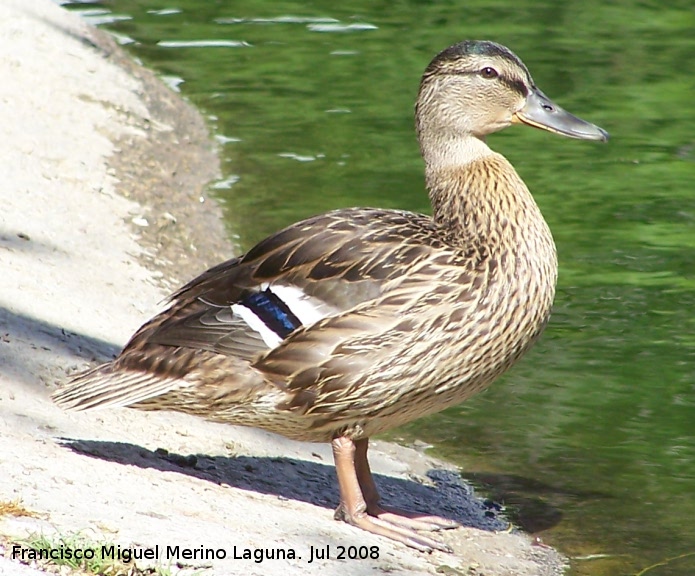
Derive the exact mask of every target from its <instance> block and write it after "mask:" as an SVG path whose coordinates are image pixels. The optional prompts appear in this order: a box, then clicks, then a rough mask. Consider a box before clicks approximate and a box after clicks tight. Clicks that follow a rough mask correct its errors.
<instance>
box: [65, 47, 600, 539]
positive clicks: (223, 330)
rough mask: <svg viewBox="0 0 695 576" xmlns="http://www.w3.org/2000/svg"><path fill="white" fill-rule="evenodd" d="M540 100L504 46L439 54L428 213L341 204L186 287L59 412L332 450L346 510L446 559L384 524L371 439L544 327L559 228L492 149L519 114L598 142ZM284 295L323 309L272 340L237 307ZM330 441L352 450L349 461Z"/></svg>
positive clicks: (469, 381)
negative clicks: (169, 422)
mask: <svg viewBox="0 0 695 576" xmlns="http://www.w3.org/2000/svg"><path fill="white" fill-rule="evenodd" d="M534 98H535V99H536V100H538V99H540V101H542V108H543V109H544V110H545V112H543V110H541V111H540V112H539V111H538V109H537V106H536V107H532V106H531V104H530V102H531V101H532V100H533V99H534ZM544 98H545V100H543V99H544ZM546 102H547V103H548V106H551V105H552V106H554V107H555V105H554V104H552V103H550V101H549V100H547V98H546V97H545V96H544V95H542V93H541V92H540V91H538V90H537V88H536V87H535V85H534V84H533V81H532V79H531V77H530V75H529V73H528V70H527V69H526V68H525V66H524V65H523V64H522V63H521V61H520V60H519V59H518V58H517V57H516V56H514V55H513V54H512V53H511V52H509V51H508V50H507V49H506V48H504V47H501V46H499V45H497V44H493V43H489V42H468V43H461V44H457V45H455V46H453V47H450V48H448V49H447V50H445V51H444V52H442V53H440V54H439V55H438V56H437V57H436V58H435V59H434V60H433V61H432V63H431V64H430V65H429V66H428V67H427V70H426V72H425V75H424V76H423V79H422V82H421V86H420V93H419V96H418V101H417V106H416V119H417V129H418V135H419V139H420V145H421V150H422V154H423V157H424V159H425V164H426V183H427V188H428V190H429V194H430V198H431V201H432V209H433V217H429V216H424V215H421V214H412V213H409V212H401V211H394V210H378V209H347V210H338V211H334V212H330V213H328V214H324V215H320V216H316V217H314V218H310V219H308V220H305V221H303V222H300V223H298V224H295V225H293V226H290V227H288V228H286V229H285V230H283V231H281V232H279V233H277V234H275V235H273V236H271V237H269V238H268V239H266V240H264V241H262V242H261V243H259V244H258V245H257V246H256V247H254V248H252V249H251V250H250V251H249V252H248V253H247V254H246V255H244V256H241V257H239V258H235V259H233V260H230V261H228V262H225V263H223V264H220V265H218V266H216V267H215V268H212V269H211V270H209V271H207V272H205V273H204V274H202V275H201V276H200V277H198V278H196V279H195V280H193V281H192V282H190V283H189V284H188V285H186V286H184V287H183V288H182V289H181V290H180V291H179V292H177V293H176V294H175V295H174V296H173V297H172V304H171V306H170V307H169V308H168V309H167V310H165V311H164V312H162V313H161V314H159V315H158V316H156V317H155V318H153V319H152V320H151V321H150V322H148V323H147V324H145V325H144V326H143V327H142V328H141V329H140V330H139V331H138V332H137V333H136V334H135V335H134V336H133V338H132V339H131V341H130V342H129V343H128V345H127V346H126V347H125V349H124V350H123V352H122V353H121V355H120V356H119V357H118V358H117V359H116V360H114V361H113V362H110V363H108V364H105V365H103V366H100V367H97V368H95V369H94V370H92V371H90V372H87V373H86V374H83V375H81V376H78V377H77V378H76V379H75V380H73V381H72V382H71V383H70V384H68V385H67V386H66V387H64V388H63V389H61V390H59V391H58V392H57V394H56V396H55V399H56V402H58V403H59V404H61V405H63V406H67V407H72V408H91V407H96V406H132V407H135V408H140V409H146V410H160V409H167V410H178V411H182V412H188V413H191V414H196V415H199V416H202V417H204V418H207V419H210V420H216V421H220V422H229V423H232V424H242V425H248V426H256V427H260V428H264V429H266V430H270V431H272V432H276V433H278V434H282V435H284V436H288V437H291V438H295V439H299V440H309V441H333V442H334V449H336V461H337V463H338V466H339V480H341V514H340V515H341V517H344V518H345V519H347V520H348V521H350V522H352V523H353V524H357V525H360V526H362V527H364V528H366V529H368V530H371V531H373V532H378V533H381V534H384V535H386V536H389V537H391V538H395V539H399V540H401V541H403V542H405V543H407V544H409V545H411V546H415V547H418V548H421V549H427V548H431V547H438V548H440V549H443V548H442V546H437V545H436V544H433V542H435V543H436V541H434V540H431V539H429V538H426V537H421V536H419V535H417V534H416V533H415V532H413V534H412V535H409V536H408V537H407V538H406V537H405V536H402V535H401V536H397V535H394V534H393V533H392V531H390V530H389V529H385V528H383V527H382V526H381V524H380V523H379V522H381V520H380V519H381V518H382V513H383V509H382V508H380V507H378V506H377V504H376V501H375V500H374V499H375V498H377V499H378V496H373V495H371V496H369V497H368V495H367V493H370V494H371V493H375V492H376V490H375V488H373V484H370V482H371V476H370V475H369V472H368V470H369V469H368V464H367V463H366V441H365V440H366V439H367V438H368V437H369V436H372V435H374V434H377V433H380V432H383V431H385V430H388V429H390V428H393V427H395V426H398V425H401V424H403V423H406V422H409V421H411V420H413V419H415V418H419V417H421V416H424V415H426V414H432V413H434V412H437V411H439V410H442V409H444V408H446V407H449V406H452V405H455V404H457V403H459V402H461V401H463V400H465V399H466V398H468V397H470V396H471V395H472V394H475V393H476V392H479V391H480V390H483V389H484V388H486V387H487V386H488V385H489V384H490V383H491V382H492V381H493V380H494V379H495V378H497V377H498V376H499V375H500V374H502V373H503V372H504V371H505V370H507V369H508V368H509V367H510V366H511V365H512V364H513V363H514V362H516V360H518V359H519V358H520V357H521V356H522V355H523V354H524V352H526V350H528V348H529V347H530V346H531V345H532V344H533V343H534V342H535V341H536V339H537V338H538V336H539V335H540V333H541V332H542V330H543V328H544V326H545V324H546V322H547V320H548V317H549V314H550V308H551V305H552V302H553V297H554V291H555V281H556V275H557V261H556V255H555V246H554V244H553V240H552V236H551V234H550V230H549V229H548V226H547V225H546V223H545V221H544V220H543V217H542V215H541V213H540V211H539V209H538V206H537V205H536V203H535V202H534V200H533V198H532V196H531V194H530V193H529V191H528V189H527V187H526V186H525V184H524V183H523V182H522V180H521V178H520V177H519V176H518V175H517V173H516V171H515V170H514V168H513V167H512V166H511V165H510V164H509V162H507V160H506V159H505V158H503V157H502V156H501V155H499V154H496V153H494V152H492V151H491V150H490V149H489V148H488V147H487V145H486V144H485V141H484V140H485V136H486V135H487V134H489V133H491V132H494V131H497V130H500V129H501V128H504V127H505V126H508V125H509V124H511V123H515V122H523V123H527V124H531V125H533V126H537V127H543V128H546V129H548V130H551V131H553V132H558V133H562V134H565V135H568V136H573V137H578V138H585V139H605V133H603V132H602V131H601V130H600V129H598V128H596V127H594V126H592V125H590V124H587V123H584V122H582V121H580V120H579V119H576V118H574V117H572V116H570V115H569V114H567V113H566V112H564V111H562V110H561V109H559V108H557V107H555V108H554V110H553V113H558V114H560V117H559V119H558V118H555V117H550V119H548V120H546V118H545V116H544V114H547V113H548V112H549V110H548V108H546V104H545V103H546ZM539 118H540V119H539ZM282 287H291V288H292V289H299V290H301V293H302V294H303V295H305V296H306V298H307V299H308V300H309V301H310V302H311V303H312V305H314V307H315V308H316V309H317V310H318V312H319V313H320V314H319V316H320V317H319V318H317V319H316V321H313V322H309V323H305V324H304V325H303V326H299V327H297V328H296V329H293V330H292V331H291V332H290V333H289V334H287V335H284V337H283V338H282V339H281V341H279V342H278V344H277V345H275V346H269V345H268V344H267V343H266V342H264V339H263V338H262V337H261V336H260V335H259V333H258V332H257V331H254V330H252V329H250V328H249V325H248V322H247V321H244V319H243V318H242V317H241V316H239V315H238V314H237V313H236V312H235V310H236V311H238V308H232V307H233V306H235V305H237V304H238V303H239V302H243V301H244V298H247V297H248V295H249V294H251V293H256V292H259V291H262V290H265V289H269V290H271V291H272V290H280V288H282ZM302 297H304V296H302ZM337 441H339V442H337ZM362 441H365V442H364V444H360V442H362ZM336 442H337V443H336ZM340 442H343V443H345V445H347V446H350V447H351V448H350V449H352V450H353V451H354V446H355V445H356V446H357V447H358V448H357V452H358V455H357V456H354V462H353V463H352V464H350V462H349V461H343V460H341V458H343V456H341V455H340V454H342V453H341V452H340V450H342V447H341V446H342V444H340ZM336 446H338V447H337V448H336ZM362 446H364V447H363V448H361V447H362ZM361 451H363V452H364V454H363V460H362V456H360V454H361V453H362V452H361ZM351 457H352V456H351ZM341 462H342V464H341ZM346 462H347V463H346ZM341 466H343V468H346V471H343V474H348V476H349V474H351V473H353V474H354V470H355V469H356V470H357V481H358V483H359V490H361V492H363V493H364V495H365V500H366V505H365V506H366V510H367V512H368V513H369V514H371V515H372V516H376V517H378V519H379V522H377V521H376V520H374V521H371V522H372V524H370V523H369V522H370V521H369V520H364V519H363V518H362V516H364V514H363V513H364V509H363V508H364V507H365V506H363V504H364V501H362V500H360V499H361V495H359V497H357V496H355V494H353V493H351V492H350V491H351V490H352V487H351V485H350V482H349V478H348V476H345V477H344V478H342V479H341V470H342V468H341ZM351 466H352V471H351V470H350V467H351ZM365 467H366V471H365ZM345 478H348V479H347V480H345ZM353 484H354V482H353ZM355 499H356V500H355ZM355 502H357V503H355ZM360 510H362V512H360ZM375 510H378V511H380V512H375ZM361 514H362V516H361ZM390 520H393V519H392V518H391V519H390ZM401 520H402V518H401ZM440 520H441V519H440ZM431 522H432V523H433V524H436V522H435V521H434V520H431ZM374 523H376V524H377V527H376V528H375V527H374V525H373V524H374ZM394 523H395V524H398V525H401V524H399V523H398V522H394ZM421 524H422V522H421ZM437 525H438V526H445V527H449V526H450V525H447V524H442V523H440V524H437ZM414 527H415V528H422V526H419V525H415V526H414Z"/></svg>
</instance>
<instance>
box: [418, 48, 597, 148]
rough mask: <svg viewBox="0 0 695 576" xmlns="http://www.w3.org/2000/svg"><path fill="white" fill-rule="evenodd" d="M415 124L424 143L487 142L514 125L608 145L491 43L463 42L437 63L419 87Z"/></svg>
mask: <svg viewBox="0 0 695 576" xmlns="http://www.w3.org/2000/svg"><path fill="white" fill-rule="evenodd" d="M416 124H417V129H418V134H419V136H420V139H421V142H422V140H423V139H427V138H437V139H442V138H443V139H447V140H448V139H450V138H461V137H466V136H474V137H476V138H479V139H481V140H484V139H485V137H486V136H487V135H488V134H491V133H493V132H497V131H499V130H502V129H504V128H506V127H507V126H510V125H511V124H526V125H528V126H533V127H535V128H541V129H543V130H547V131H549V132H553V133H555V134H560V135H561V136H567V137H569V138H578V139H581V140H600V141H606V140H607V139H608V133H607V132H606V131H605V130H603V129H602V128H599V127H598V126H595V125H594V124H591V123H589V122H586V121H584V120H582V119H580V118H577V117H576V116H573V115H572V114H570V113H569V112H566V111H565V110H563V109H562V108H561V107H560V106H558V105H557V104H555V103H554V102H552V101H551V100H550V99H549V98H548V97H547V96H546V95H545V94H543V92H541V90H540V89H539V88H538V87H537V86H536V85H535V83H534V82H533V79H532V78H531V74H530V73H529V71H528V69H527V68H526V66H525V65H524V63H523V62H522V61H521V60H520V59H519V58H518V57H517V56H516V55H515V54H514V53H513V52H511V51H510V50H509V49H507V48H505V47H504V46H501V45H500V44H496V43H494V42H489V41H465V42H460V43H458V44H454V45H453V46H450V47H449V48H447V49H446V50H443V51H442V52H440V53H439V54H438V55H437V56H435V57H434V59H433V60H432V62H430V64H429V66H428V67H427V69H426V70H425V73H424V75H423V77H422V81H421V83H420V91H419V94H418V100H417V104H416ZM423 144H424V143H423Z"/></svg>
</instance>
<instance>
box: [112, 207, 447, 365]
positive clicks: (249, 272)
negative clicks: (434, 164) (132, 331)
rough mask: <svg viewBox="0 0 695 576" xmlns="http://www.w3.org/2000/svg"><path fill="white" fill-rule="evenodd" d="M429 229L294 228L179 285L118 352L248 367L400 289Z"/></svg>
mask: <svg viewBox="0 0 695 576" xmlns="http://www.w3.org/2000/svg"><path fill="white" fill-rule="evenodd" d="M433 228H434V224H433V223H432V221H431V219H429V218H428V217H426V216H422V215H417V214H412V213H407V212H400V211H390V210H371V209H352V210H340V211H335V212H330V213H328V214H324V215H321V216H317V217H315V218H310V219H308V220H305V221H303V222H300V223H297V224H295V225H293V226H290V227H288V228H286V229H284V230H282V231H280V232H278V233H277V234H274V235H272V236H270V237H269V238H267V239H265V240H263V241H261V242H260V243H259V244H257V245H256V246H255V247H254V248H252V249H251V250H250V251H249V252H248V253H247V254H246V255H244V256H242V257H240V258H235V259H232V260H229V261H227V262H223V263H222V264H219V265H218V266H215V267H213V268H211V269H210V270H208V271H207V272H205V273H203V274H202V275H200V276H199V277H197V278H196V279H194V280H193V281H191V282H190V283H188V284H187V285H186V286H184V287H183V288H181V289H180V290H179V291H178V292H177V293H175V294H174V295H173V296H172V297H171V302H172V304H171V306H170V308H169V309H168V310H166V311H165V312H164V313H163V314H160V315H159V316H158V317H155V318H154V319H153V320H152V321H151V322H150V323H148V324H146V325H145V326H143V328H142V329H141V330H140V332H138V333H137V334H136V335H135V336H134V337H133V339H132V340H131V343H130V344H129V345H128V346H127V347H126V350H127V349H128V348H130V347H135V346H139V345H142V344H143V343H144V342H145V341H146V342H147V343H149V344H161V345H166V346H176V347H185V348H195V349H200V350H207V351H210V352H215V353H218V354H223V355H228V356H236V357H238V358H242V359H245V360H248V361H253V360H254V358H256V357H258V356H260V355H262V354H264V353H267V352H268V351H269V350H272V349H274V348H276V347H277V346H279V345H280V344H282V343H284V342H285V341H286V340H287V339H288V338H289V337H290V336H291V335H292V334H294V333H295V332H297V331H298V330H305V329H307V328H309V327H311V326H314V325H315V324H317V323H318V322H320V321H322V320H323V319H325V318H329V317H337V316H340V315H342V314H344V313H345V312H348V311H350V310H353V309H355V308H358V307H359V306H361V305H363V304H364V303H366V302H370V301H374V300H375V299H378V298H379V297H381V296H382V295H383V294H384V293H385V292H387V291H389V290H390V289H391V287H392V285H393V284H397V283H400V281H401V279H402V276H403V273H404V269H407V267H408V266H409V265H411V264H413V263H414V262H415V261H417V260H419V259H422V258H424V257H426V256H427V255H428V254H430V253H431V250H432V248H433V246H427V245H425V244H423V238H424V237H430V238H431V235H430V234H427V233H426V232H427V231H430V232H431V231H432V229H433ZM317 329H320V328H319V327H318V326H317Z"/></svg>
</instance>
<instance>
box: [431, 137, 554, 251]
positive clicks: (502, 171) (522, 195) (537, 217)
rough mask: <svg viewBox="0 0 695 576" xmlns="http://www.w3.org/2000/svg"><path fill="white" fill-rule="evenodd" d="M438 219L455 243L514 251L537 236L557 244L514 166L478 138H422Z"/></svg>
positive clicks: (438, 222) (435, 215) (433, 203)
mask: <svg viewBox="0 0 695 576" xmlns="http://www.w3.org/2000/svg"><path fill="white" fill-rule="evenodd" d="M421 142H423V146H422V153H423V157H424V159H425V164H426V169H425V177H426V183H427V189H428V191H429V195H430V200H431V202H432V209H433V218H434V220H435V221H436V222H437V224H439V225H440V226H441V227H442V228H444V229H445V230H447V232H448V236H449V238H451V242H452V243H460V244H461V245H463V246H470V244H471V242H474V243H475V244H477V245H488V246H489V247H496V246H507V247H510V248H511V249H512V250H513V251H516V249H517V247H518V248H519V249H523V248H522V246H523V245H525V244H526V243H527V236H528V235H529V234H532V235H534V236H535V238H536V239H542V242H543V243H547V244H549V245H551V244H552V236H551V235H550V230H549V229H548V226H547V224H546V223H545V221H544V220H543V216H542V215H541V213H540V210H539V208H538V206H537V205H536V202H535V201H534V199H533V197H532V196H531V193H530V192H529V190H528V188H527V187H526V185H525V184H524V182H523V181H522V180H521V178H520V177H519V175H518V174H517V173H516V170H514V168H513V167H512V165H511V164H510V163H509V162H508V161H507V160H506V159H505V158H504V157H503V156H502V155H500V154H497V153H496V152H493V151H492V150H491V149H490V148H489V147H488V146H487V144H486V143H485V142H484V140H482V139H480V138H476V137H474V136H467V137H461V136H460V135H459V136H457V137H456V138H452V139H451V140H448V141H447V140H442V139H441V138H440V139H436V140H429V141H428V140H424V141H423V140H421Z"/></svg>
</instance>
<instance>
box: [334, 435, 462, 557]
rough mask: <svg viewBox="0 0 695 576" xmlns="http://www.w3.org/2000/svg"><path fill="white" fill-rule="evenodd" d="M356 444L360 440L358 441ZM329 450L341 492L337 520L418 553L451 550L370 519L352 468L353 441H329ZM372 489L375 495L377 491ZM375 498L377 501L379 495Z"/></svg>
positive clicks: (409, 530) (386, 522) (342, 438)
mask: <svg viewBox="0 0 695 576" xmlns="http://www.w3.org/2000/svg"><path fill="white" fill-rule="evenodd" d="M358 442H360V441H359V440H358ZM331 447H332V448H333V458H334V459H335V469H336V474H337V476H338V487H339V489H340V505H339V506H338V509H337V510H336V512H335V518H336V519H337V520H343V521H345V522H347V523H348V524H352V525H353V526H357V527H358V528H362V529H363V530H366V531H367V532H372V533H373V534H378V535H380V536H385V537H386V538H390V539H392V540H396V541H397V542H402V543H403V544H405V545H406V546H410V547H411V548H415V549H417V550H420V551H421V552H431V551H432V550H441V551H442V552H452V550H451V548H449V546H447V545H446V544H443V543H442V542H437V541H436V540H434V539H433V538H429V537H428V536H423V535H422V534H418V533H417V532H415V530H414V529H413V528H409V527H405V526H402V525H399V524H396V523H394V522H391V521H389V520H387V519H382V518H380V517H379V516H370V515H369V513H368V512H367V503H366V502H365V498H364V496H363V494H362V489H361V487H360V482H359V480H358V475H357V469H356V466H355V464H356V452H357V447H356V445H355V442H353V441H352V440H351V439H350V438H347V437H345V436H339V437H338V438H335V439H334V440H333V441H332V442H331ZM360 451H363V452H364V455H363V456H362V455H360V457H359V460H360V461H361V460H362V457H364V461H365V462H366V455H367V454H366V446H365V447H364V448H363V447H362V446H361V445H360ZM360 466H361V467H362V474H363V475H364V469H363V464H362V463H361V464H360ZM367 470H368V465H367ZM369 476H371V473H369ZM372 486H373V481H372ZM373 488H374V493H375V494H376V488H375V487H373ZM370 496H371V497H373V496H374V495H373V494H370ZM376 497H377V499H378V494H377V495H376Z"/></svg>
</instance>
